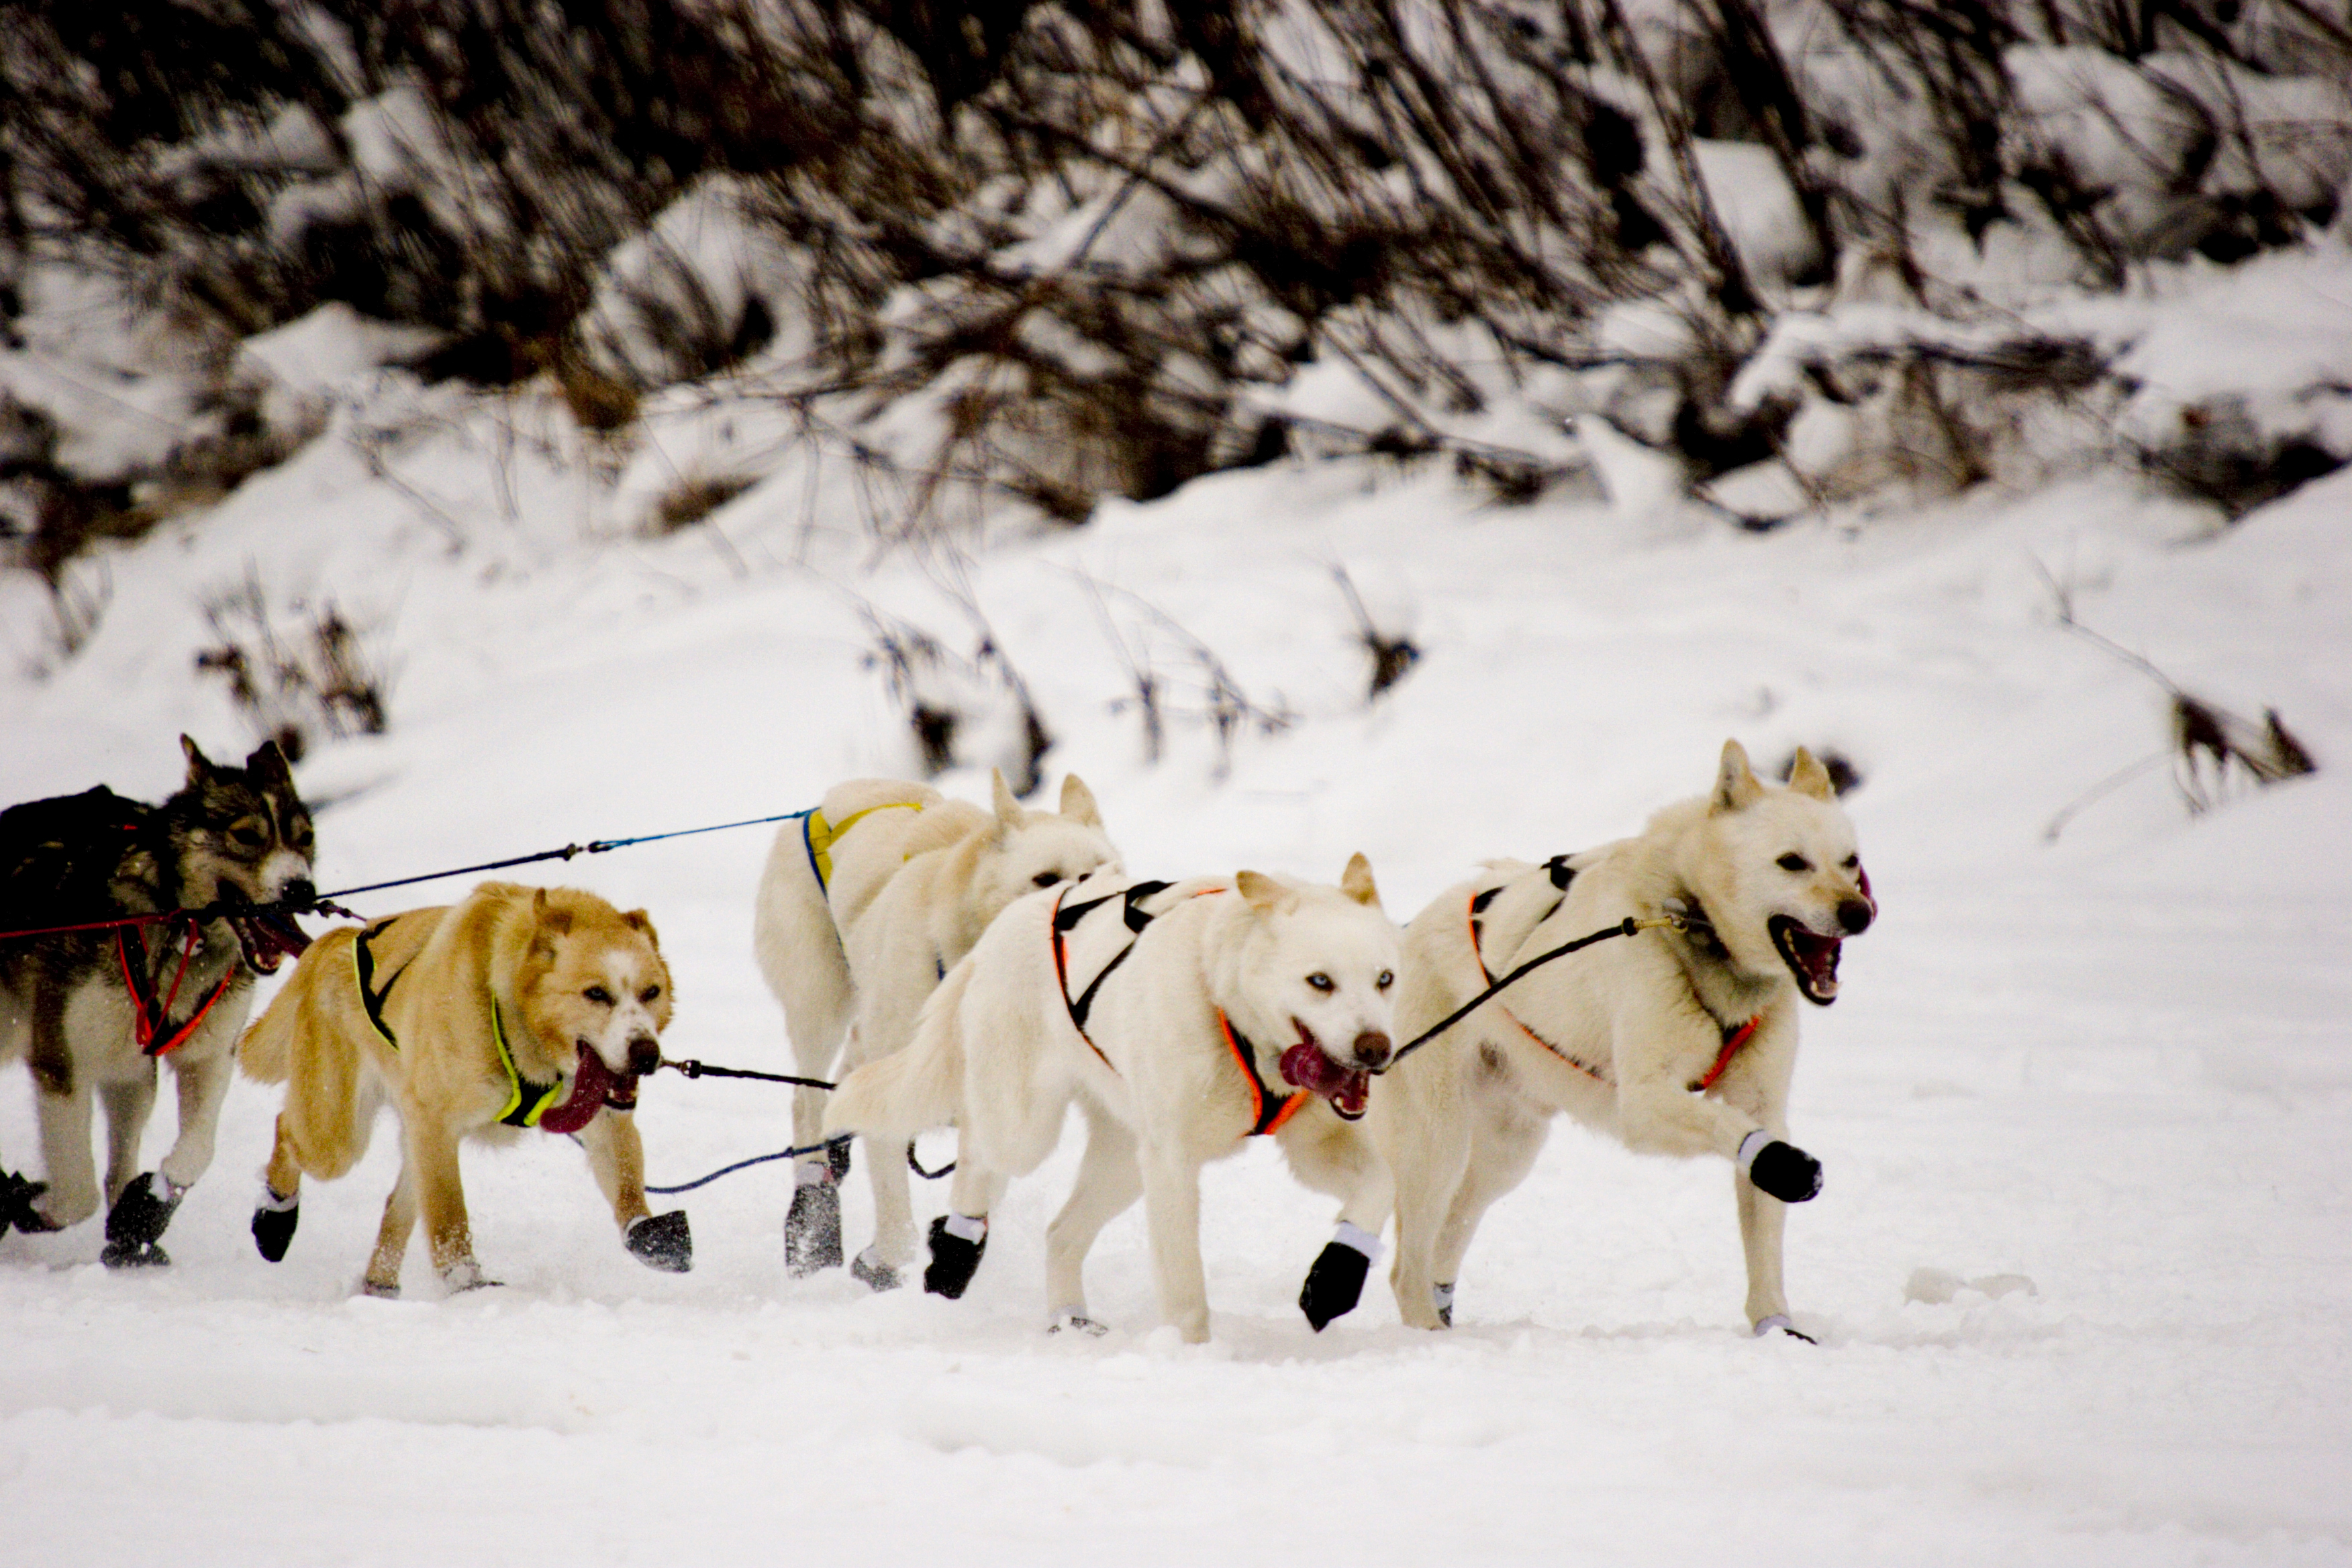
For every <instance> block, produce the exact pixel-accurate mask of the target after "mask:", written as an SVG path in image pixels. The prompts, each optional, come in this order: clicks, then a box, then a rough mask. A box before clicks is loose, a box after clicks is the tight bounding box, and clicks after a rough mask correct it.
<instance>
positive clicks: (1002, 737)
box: [862, 605, 1054, 799]
mask: <svg viewBox="0 0 2352 1568" xmlns="http://www.w3.org/2000/svg"><path fill="white" fill-rule="evenodd" d="M966 608H967V611H969V610H970V608H971V607H970V606H966ZM862 613H863V614H864V616H865V617H866V626H867V628H868V629H869V631H870V632H871V633H872V636H873V644H874V646H873V647H872V649H871V650H870V651H869V652H868V653H867V654H866V665H867V667H868V668H876V669H879V670H880V671H881V672H882V677H883V679H884V681H885V682H886V683H887V687H888V689H889V693H890V698H891V700H892V701H894V702H896V703H897V704H898V706H899V707H900V708H901V709H902V710H904V711H905V713H906V715H907V726H908V731H909V734H910V736H911V738H912V740H913V742H914V744H915V751H916V760H917V763H918V765H919V768H920V770H921V772H922V775H923V776H924V777H925V778H930V777H933V776H934V775H936V774H939V773H945V772H946V771H947V770H948V769H950V768H953V767H981V768H990V767H992V768H998V769H1001V770H1002V771H1003V773H1004V782H1005V784H1006V785H1007V787H1009V788H1010V789H1011V790H1012V791H1013V794H1014V795H1018V796H1020V797H1021V798H1023V799H1026V798H1027V797H1028V796H1030V795H1034V793H1036V789H1037V786H1038V785H1039V784H1042V783H1044V782H1045V771H1044V765H1043V764H1044V763H1045V753H1046V752H1048V751H1050V750H1051V749H1052V748H1053V744H1054V737H1053V734H1052V732H1051V731H1048V730H1047V729H1046V728H1045V721H1044V720H1042V719H1041V718H1039V717H1038V715H1037V706H1036V704H1035V703H1034V702H1033V701H1032V700H1030V697H1029V685H1028V682H1026V681H1024V680H1023V679H1021V672H1020V671H1019V670H1017V669H1015V668H1013V661H1012V660H1011V659H1009V658H1006V657H1005V656H1004V651H1003V647H1001V646H1000V645H999V644H998V643H997V641H996V639H995V637H993V636H992V635H990V633H989V632H988V631H987V629H986V626H985V625H984V624H983V625H982V627H981V633H980V642H979V644H978V646H977V647H975V648H974V649H973V650H972V655H971V658H958V657H957V656H956V655H954V654H951V653H950V652H948V651H947V649H946V648H945V647H941V646H940V643H939V641H938V639H936V638H935V637H932V636H931V635H930V634H929V633H928V632H926V631H924V630H923V629H922V628H921V627H919V626H913V625H911V624H909V623H908V622H905V621H901V620H898V619H897V618H895V617H893V616H885V615H884V614H882V613H881V612H880V611H878V610H876V609H875V608H874V607H873V606H871V605H866V606H863V608H862ZM975 618H976V616H975Z"/></svg>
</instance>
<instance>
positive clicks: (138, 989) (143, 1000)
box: [114, 920, 236, 1057]
mask: <svg viewBox="0 0 2352 1568" xmlns="http://www.w3.org/2000/svg"><path fill="white" fill-rule="evenodd" d="M203 942H204V929H203V928H202V927H201V926H199V925H197V924H196V922H195V921H193V920H192V921H188V940H187V942H186V944H185V945H184V947H182V948H181V950H180V966H179V967H178V968H177V969H175V970H173V972H172V988H171V989H170V990H169V991H166V992H165V993H163V997H162V999H161V1000H158V999H157V998H156V995H155V983H154V982H153V981H152V979H150V978H149V977H148V974H147V938H146V936H145V935H144V934H143V933H142V932H141V931H140V930H139V928H138V927H137V926H135V925H129V926H118V927H116V928H115V932H114V956H115V958H116V960H117V961H118V962H119V963H121V966H122V988H123V989H124V990H125V991H127V992H129V993H130V994H131V1014H132V1020H131V1023H132V1028H133V1030H134V1032H135V1033H136V1034H137V1036H138V1039H139V1049H140V1050H141V1051H142V1053H144V1054H145V1055H147V1056H151V1057H160V1056H163V1055H166V1054H168V1053H169V1052H172V1051H175V1050H177V1049H179V1048H180V1047H182V1046H184V1045H186V1044H187V1043H188V1037H189V1036H191V1035H193V1034H194V1033H195V1032H196V1026H197V1025H199V1024H201V1023H203V1022H204V1021H205V1014H207V1013H209V1012H211V1011H212V1010H213V1004H214V1003H215V1002H217V1001H219V1000H220V999H221V998H222V997H223V996H226V995H227V994H228V988H229V986H230V985H231V984H233V983H235V981H236V964H235V963H231V964H230V965H229V968H228V973H226V974H224V975H222V976H221V981H220V984H217V985H215V986H214V987H213V989H212V994H211V995H209V996H206V997H205V999H204V1001H203V1002H202V1003H200V1004H198V1005H197V1007H196V1010H195V1012H194V1014H193V1015H192V1016H190V1017H189V1019H188V1021H187V1022H186V1023H184V1024H183V1025H181V1026H179V1027H178V1028H176V1029H172V1030H171V1031H170V1033H169V1034H168V1035H167V1034H166V1033H165V1030H166V1029H167V1028H168V1027H169V1026H170V1024H171V1021H172V1004H173V1003H174V1002H176V1001H178V1000H179V997H180V982H181V981H183V980H185V979H186V978H187V977H188V965H189V964H190V963H193V962H194V960H195V956H196V949H197V948H198V947H199V946H201V945H202V944H203ZM133 943H136V944H137V945H138V948H139V956H138V958H137V959H135V960H134V959H132V957H131V946H132V944H133Z"/></svg>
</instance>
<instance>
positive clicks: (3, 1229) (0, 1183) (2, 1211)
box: [0, 1171, 65, 1236]
mask: <svg viewBox="0 0 2352 1568" xmlns="http://www.w3.org/2000/svg"><path fill="white" fill-rule="evenodd" d="M48 1190H49V1184H48V1183H47V1182H35V1181H28V1180H27V1179H26V1178H25V1177H24V1176H21V1175H19V1174H17V1173H16V1172H14V1171H0V1236H5V1235H6V1234H7V1233H8V1229H9V1227H10V1226H15V1227H16V1229H18V1230H21V1231H23V1232H24V1233H25V1234H26V1236H39V1235H42V1234H43V1233H45V1232H47V1231H52V1230H63V1229H64V1228H65V1226H61V1225H59V1224H58V1222H57V1221H55V1220H53V1219H51V1218H50V1217H49V1216H48V1215H45V1214H43V1213H42V1212H41V1211H40V1210H38V1209H37V1208H35V1207H34V1206H33V1205H35V1204H36V1203H37V1202H39V1201H40V1196H41V1194H43V1193H46V1192H47V1191H48Z"/></svg>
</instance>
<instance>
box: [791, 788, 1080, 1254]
mask: <svg viewBox="0 0 2352 1568" xmlns="http://www.w3.org/2000/svg"><path fill="white" fill-rule="evenodd" d="M994 794H995V806H994V810H993V811H987V810H982V808H980V807H979V806H975V805H967V804H965V803H964V802H962V801H954V800H950V799H948V798H947V797H946V796H945V795H941V794H940V792H939V791H937V790H935V789H932V788H930V787H929V785H926V784H908V783H905V782H902V781H898V780H892V779H856V780H852V781H851V782H849V783H847V784H839V785H836V786H835V788H834V789H833V790H831V791H830V792H828V793H827V794H826V795H825V797H824V805H822V806H821V807H820V809H821V810H822V811H823V812H824V815H825V816H826V818H827V819H828V820H829V821H831V822H833V823H834V824H835V825H839V824H841V823H844V822H848V821H849V819H850V818H851V817H852V816H856V814H858V813H860V812H864V813H866V815H865V816H857V819H856V821H855V822H852V823H850V826H848V827H847V829H846V830H845V831H844V832H842V834H841V837H839V838H837V839H836V840H835V842H834V844H833V847H832V850H831V854H832V860H833V878H832V880H831V882H830V883H829V884H827V885H826V886H824V887H820V886H819V885H818V882H817V879H816V873H815V871H814V868H812V867H811V866H810V864H809V856H808V848H807V842H806V839H805V838H804V837H803V828H802V826H801V824H799V823H798V822H794V823H792V824H789V825H788V826H785V827H784V829H783V830H782V832H780V833H778V834H777V836H776V841H775V844H774V846H773V847H772V848H771V849H770V851H769V853H768V863H767V868H766V869H765V871H763V872H762V873H761V878H760V890H759V899H758V905H757V908H756V910H755V912H754V914H753V919H752V948H753V952H754V953H755V954H756V955H757V957H758V960H759V964H760V973H761V974H762V975H763V976H765V977H766V979H767V982H768V989H769V990H770V991H772V992H773V993H774V994H775V996H776V999H777V1000H778V1001H779V1002H781V1003H782V1005H783V1009H784V1027H785V1031H786V1033H787V1034H788V1035H789V1036H790V1037H791V1040H792V1046H793V1059H794V1060H795V1061H796V1062H797V1063H798V1065H799V1070H800V1072H801V1073H802V1074H803V1075H804V1076H807V1077H812V1078H823V1077H825V1076H827V1074H828V1071H829V1069H831V1068H833V1066H834V1063H835V1058H836V1057H838V1058H840V1063H841V1070H842V1071H844V1072H847V1071H849V1070H851V1069H853V1068H857V1067H859V1066H862V1065H863V1064H865V1063H866V1062H871V1061H876V1060H878V1059H879V1058H883V1057H887V1056H889V1055H890V1054H892V1053H893V1052H895V1051H897V1050H898V1049H899V1048H900V1047H903V1046H904V1045H905V1044H906V1043H907V1039H908V1036H909V1035H910V1034H911V1033H912V1032H913V1029H914V1025H915V1015H916V1013H917V1011H918V1010H919V1008H920V1007H921V1006H922V1005H923V1000H924V998H925V997H927V996H929V994H931V992H932V989H933V988H934V987H935V986H937V985H938V984H939V980H940V974H941V973H944V972H945V971H946V970H948V969H949V968H950V967H952V966H953V965H954V964H955V963H956V962H957V961H958V960H959V959H961V958H962V957H963V955H964V954H965V953H967V952H970V951H971V946H972V943H974V942H977V941H979V940H980V934H981V932H982V931H984V930H986V929H987V926H988V923H989V921H992V920H993V919H995V918H996V915H997V913H998V911H1000V910H1003V908H1004V907H1005V906H1006V905H1007V904H1009V903H1011V902H1012V901H1013V900H1015V899H1017V898H1019V897H1021V896H1022V895H1023V894H1025V893H1031V892H1034V891H1036V889H1038V887H1039V886H1040V885H1042V884H1041V883H1040V882H1039V880H1038V879H1041V878H1044V879H1048V880H1050V881H1057V882H1058V881H1075V880H1076V879H1078V878H1080V877H1083V876H1086V875H1087V873H1089V872H1092V871H1095V870H1097V869H1098V868H1102V867H1105V866H1115V865H1116V864H1117V863H1118V850H1116V849H1115V848H1113V847H1111V842H1110V840H1109V838H1108V837H1106V836H1105V835H1104V833H1103V827H1102V817H1101V815H1100V814H1099V813H1098V812H1097V810H1096V808H1095V801H1094V796H1093V795H1091V794H1090V793H1088V791H1087V786H1086V785H1085V784H1082V783H1081V782H1079V780H1078V779H1077V778H1076V776H1075V775H1073V776H1071V777H1069V778H1066V779H1065V780H1064V781H1063V784H1062V799H1061V810H1060V812H1059V813H1058V814H1056V813H1053V812H1044V811H1028V810H1024V808H1023V807H1022V806H1021V805H1020V804H1019V803H1018V802H1017V801H1015V800H1014V799H1013V795H1012V794H1011V792H1010V791H1009V790H1008V789H1007V788H1006V787H1005V784H1004V776H1003V774H1002V773H999V774H997V775H996V777H995V780H994ZM845 1040H846V1048H844V1042H845ZM823 1115H824V1091H822V1090H818V1089H801V1090H799V1091H797V1092H796V1093H795V1095H794V1097H793V1143H794V1145H795V1146H805V1145H808V1144H812V1143H814V1142H817V1140H818V1138H819V1136H820V1133H819V1131H818V1127H819V1124H820V1121H821V1120H822V1118H823ZM866 1174H867V1177H868V1179H869V1181H870V1182H871V1183H872V1184H873V1189H874V1206H875V1241H874V1246H873V1247H872V1248H870V1249H869V1250H870V1252H871V1254H872V1256H873V1258H875V1259H876V1260H877V1261H881V1262H886V1263H887V1264H889V1265H891V1266H892V1267H893V1268H896V1267H899V1266H903V1265H904V1264H906V1263H907V1262H908V1260H909V1259H911V1258H913V1257H914V1255H915V1227H914V1215H913V1205H912V1200H911V1197H910V1194H909V1193H908V1186H907V1171H906V1162H905V1160H904V1159H903V1158H902V1157H901V1156H900V1154H899V1153H898V1152H889V1153H886V1154H884V1155H882V1156H880V1157H878V1158H870V1159H868V1160H867V1162H866Z"/></svg>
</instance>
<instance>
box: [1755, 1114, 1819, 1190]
mask: <svg viewBox="0 0 2352 1568" xmlns="http://www.w3.org/2000/svg"><path fill="white" fill-rule="evenodd" d="M1738 1161H1739V1168H1740V1169H1741V1170H1743V1171H1745V1172H1747V1173H1748V1180H1749V1181H1751V1182H1753V1183H1755V1184H1756V1190H1757V1191H1758V1192H1759V1193H1763V1194H1767V1195H1769V1196H1771V1197H1776V1198H1778V1199H1780V1201H1781V1202H1782V1203H1784V1204H1801V1203H1804V1202H1806V1201H1807V1200H1808V1199H1811V1198H1814V1197H1818V1196H1820V1195H1821V1190H1822V1163H1821V1162H1820V1161H1819V1160H1816V1159H1814V1158H1813V1157H1812V1156H1811V1154H1808V1153H1806V1152H1804V1151H1803V1150H1802V1149H1800V1148H1798V1147H1797V1146H1796V1145H1795V1144H1793V1143H1783V1142H1780V1140H1779V1139H1778V1138H1773V1137H1770V1136H1769V1134H1767V1133H1766V1132H1765V1131H1764V1130H1763V1129H1762V1128H1760V1127H1759V1128H1758V1129H1757V1130H1756V1131H1753V1132H1750V1133H1749V1134H1748V1136H1747V1137H1746V1138H1744V1139H1742V1140H1740V1143H1739V1155H1738Z"/></svg>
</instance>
